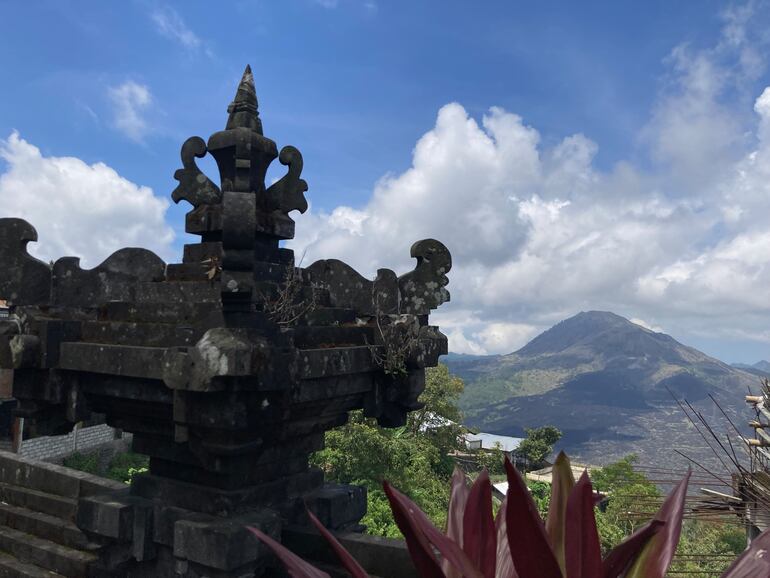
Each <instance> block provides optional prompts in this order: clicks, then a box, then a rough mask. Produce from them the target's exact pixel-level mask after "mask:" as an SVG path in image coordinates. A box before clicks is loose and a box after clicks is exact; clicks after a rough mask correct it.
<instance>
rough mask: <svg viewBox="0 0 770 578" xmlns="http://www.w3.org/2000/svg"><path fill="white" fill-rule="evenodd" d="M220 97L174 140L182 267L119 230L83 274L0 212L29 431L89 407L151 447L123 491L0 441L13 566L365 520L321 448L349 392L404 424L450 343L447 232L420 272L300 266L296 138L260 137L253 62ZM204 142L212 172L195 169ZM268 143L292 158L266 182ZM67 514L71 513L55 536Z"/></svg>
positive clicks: (2, 341)
mask: <svg viewBox="0 0 770 578" xmlns="http://www.w3.org/2000/svg"><path fill="white" fill-rule="evenodd" d="M227 112H228V114H229V116H228V118H227V124H226V126H225V128H224V130H221V131H218V132H215V133H214V134H212V135H211V136H210V137H209V139H208V141H205V140H204V139H202V138H200V137H192V138H189V139H188V140H187V141H185V143H184V144H183V145H182V150H181V160H182V168H180V169H178V170H177V171H176V173H175V174H174V178H175V179H176V180H177V181H178V186H177V187H176V189H174V191H173V192H172V194H171V196H172V199H173V200H174V201H175V202H177V203H179V202H182V201H185V202H186V203H189V205H190V206H191V210H190V211H189V213H187V216H186V231H187V232H188V233H191V234H193V235H198V236H199V237H200V242H198V243H194V244H189V245H185V247H184V256H183V258H182V262H181V263H171V264H167V263H164V262H163V260H161V259H160V258H159V257H158V256H157V255H155V254H154V253H152V252H150V251H147V250H145V249H139V248H126V249H121V250H119V251H117V252H116V253H114V254H113V255H111V256H110V257H108V258H107V259H106V260H105V261H104V262H103V263H102V264H100V265H99V266H97V267H95V268H93V269H89V270H86V269H82V268H81V267H80V262H79V259H78V258H77V257H62V258H60V259H58V260H57V261H55V262H53V263H52V264H50V265H49V264H47V263H44V262H42V261H40V260H38V259H35V258H34V257H32V256H30V255H29V253H28V252H27V244H28V243H30V242H36V241H37V240H38V237H37V232H36V231H35V229H34V227H33V226H32V225H31V224H30V223H27V222H26V221H24V220H22V219H18V218H2V219H0V299H4V300H7V302H8V306H9V308H10V310H9V317H8V318H3V319H0V368H5V369H12V370H13V396H14V398H16V399H17V400H18V407H17V408H16V410H15V412H16V415H17V416H18V417H23V418H24V420H25V428H26V435H32V436H40V435H54V434H61V433H66V432H68V431H70V430H71V429H72V427H73V425H74V424H75V423H77V422H80V421H82V420H85V419H89V418H92V416H94V415H98V416H103V418H102V419H103V420H104V421H106V423H107V424H109V425H111V426H113V427H115V428H120V429H122V430H124V431H126V432H130V433H132V434H133V449H134V451H136V452H139V453H142V454H146V455H148V456H149V457H150V466H149V472H147V473H146V474H142V475H139V476H137V477H135V478H134V481H133V482H132V484H131V485H130V486H125V487H123V486H124V485H123V484H119V483H112V484H110V483H104V484H100V483H98V481H95V480H93V479H91V478H93V476H90V477H89V476H87V475H85V474H83V475H80V476H78V475H76V474H77V473H75V472H73V471H71V470H69V471H67V470H66V469H65V468H61V467H56V466H47V468H44V467H43V466H42V465H38V464H36V463H35V462H32V461H29V460H27V461H25V460H23V459H21V458H18V459H13V457H12V454H7V453H3V455H2V456H0V494H1V495H0V497H2V501H3V502H4V503H7V504H9V508H11V509H12V511H11V513H9V514H7V515H6V514H2V512H0V553H2V552H5V553H8V554H9V556H10V557H15V559H18V560H17V561H18V563H19V567H20V568H21V567H26V566H30V567H33V566H35V567H40V568H44V569H48V570H52V571H54V572H55V574H50V573H48V574H40V575H41V576H43V575H45V576H52V575H53V576H58V575H65V576H132V577H133V576H136V577H139V576H141V577H156V576H157V577H160V576H191V577H203V576H207V577H211V578H217V577H235V576H238V577H244V576H255V575H256V576H262V575H266V574H270V573H272V572H276V571H275V570H274V569H272V563H273V559H272V557H271V556H270V555H269V554H268V553H267V550H265V549H264V547H263V546H261V545H260V544H259V543H258V541H257V540H256V539H255V538H254V537H253V536H251V535H250V534H249V533H248V532H247V531H246V530H245V526H247V525H251V526H256V527H260V528H262V529H263V531H265V532H267V533H269V534H271V535H273V536H275V537H276V538H278V539H280V538H281V536H284V537H285V536H286V530H287V529H288V528H301V527H303V526H306V525H307V517H306V514H305V504H307V505H308V507H309V508H310V509H311V510H313V511H315V512H317V514H318V515H319V517H320V518H321V520H322V521H323V522H324V524H326V525H328V526H329V527H330V528H331V529H333V530H337V531H340V530H341V531H347V530H354V529H356V528H357V527H358V522H359V520H360V518H361V517H362V516H363V514H364V513H365V508H366V496H365V491H364V489H363V488H359V487H355V486H340V485H330V484H324V477H323V472H321V471H319V470H318V469H315V468H312V467H310V466H309V465H308V457H309V455H310V454H311V453H312V452H314V451H316V450H318V449H320V448H321V447H322V446H323V443H324V433H325V432H326V431H327V430H329V429H330V428H334V427H336V426H339V425H341V424H343V423H345V421H346V420H347V413H348V412H349V411H350V410H354V409H363V411H364V413H365V415H367V416H370V417H375V418H377V420H378V421H379V423H380V424H382V425H384V426H399V425H401V424H403V423H404V421H405V418H406V414H407V412H409V411H411V410H414V409H416V408H418V407H419V402H418V396H419V395H420V393H421V392H422V390H423V388H424V385H425V368H426V367H430V366H435V365H436V364H437V362H438V357H439V355H442V354H445V353H446V352H447V340H446V337H445V336H444V335H442V334H441V333H440V332H439V330H438V328H437V327H435V326H431V325H429V321H428V316H429V313H430V312H431V310H432V309H435V308H437V307H438V306H439V305H441V304H442V303H444V302H445V301H448V300H449V293H448V292H447V290H446V288H445V287H446V285H447V283H448V280H447V277H446V274H447V272H448V271H449V269H450V267H451V257H450V254H449V251H448V250H447V248H446V247H445V246H444V245H443V244H441V243H440V242H439V241H436V240H433V239H425V240H422V241H417V242H416V243H414V244H413V245H412V248H411V256H412V257H413V258H414V259H416V263H415V267H414V270H412V271H410V272H407V273H405V274H403V275H401V276H397V275H396V273H395V272H393V271H392V270H390V269H380V270H378V271H377V275H376V277H375V278H374V280H369V279H366V278H365V277H363V276H361V275H360V274H359V273H357V272H356V271H355V270H353V269H352V268H351V267H350V266H348V265H346V264H345V263H343V262H342V261H338V260H335V259H329V260H323V261H317V262H315V263H313V264H312V265H310V266H308V267H298V266H297V264H296V263H295V259H294V254H293V252H292V251H291V250H289V249H286V248H283V247H281V241H283V240H287V239H292V238H293V236H294V226H295V223H294V221H293V220H292V218H291V217H290V216H289V214H290V213H291V212H292V211H294V210H298V211H300V212H304V211H305V210H306V209H307V201H306V199H305V192H306V191H307V189H308V186H307V183H306V182H305V181H304V180H303V179H302V178H301V173H302V155H301V154H300V152H299V151H298V150H297V149H296V148H294V147H292V146H285V147H283V148H282V149H281V150H280V152H279V150H278V148H277V146H276V143H275V142H274V141H272V140H270V139H269V138H267V137H265V136H264V135H263V131H262V121H261V119H260V116H259V111H258V106H257V97H256V93H255V90H254V82H253V78H252V73H251V70H250V69H249V68H248V67H247V68H246V71H245V73H244V75H243V78H242V80H241V82H240V84H239V86H238V89H237V93H236V95H235V99H234V100H233V102H232V103H231V104H230V106H229V107H228V109H227ZM206 154H210V155H212V157H213V158H214V160H215V161H216V164H217V166H218V168H219V184H218V185H217V184H216V183H215V182H214V181H213V180H211V179H210V178H209V176H207V175H205V174H203V173H202V172H201V170H200V169H199V168H198V167H197V165H196V158H202V157H204V156H205V155H206ZM276 158H277V159H278V161H279V162H280V163H281V164H282V165H285V166H286V174H285V176H283V177H282V178H281V179H280V180H278V181H277V182H275V183H274V184H273V185H271V186H269V187H266V186H265V182H264V180H265V173H266V171H267V169H268V166H269V165H270V164H271V163H272V162H273V161H274V160H275V159H276ZM212 176H213V175H212ZM82 233H83V234H87V232H86V231H83V232H82ZM46 496H47V497H46ZM54 498H55V499H54ZM46 500H48V501H46ZM29 512H32V514H36V515H37V514H39V515H37V517H35V516H33V515H32V514H30V513H29ZM45 516H48V518H52V520H53V521H52V520H49V519H48V518H46V517H45ZM12 520H16V522H13V521H12ZM19 520H27V521H25V522H23V523H22V521H19ZM29 520H33V522H30V521H29ZM41 520H42V521H41ZM55 520H59V521H60V522H61V527H60V530H59V531H58V532H54V531H50V532H49V534H50V535H48V536H45V535H43V534H42V532H43V530H42V529H40V528H42V527H43V526H45V524H44V523H43V522H46V521H47V523H48V524H49V525H53V527H56V526H55ZM6 526H7V527H8V528H9V529H8V531H7V532H3V530H4V529H5V527H6ZM33 526H34V527H33ZM65 529H66V532H65ZM33 530H34V531H33ZM14 532H16V533H18V534H21V535H20V536H19V535H16V534H14ZM67 532H69V534H67ZM65 534H66V535H67V536H71V539H70V538H68V540H70V541H71V542H72V543H66V544H64V543H63V542H62V540H64V535H65ZM27 535H29V536H32V538H25V536H27ZM9 536H10V537H9ZM41 536H42V537H41ZM33 538H34V539H33ZM76 538H77V539H76ZM35 540H38V541H43V542H45V541H48V542H51V543H52V544H54V546H50V547H47V550H46V547H44V546H46V545H45V544H38V542H35ZM30 544H32V545H36V544H37V545H38V546H40V548H39V549H40V550H42V551H48V554H45V552H44V553H40V552H37V550H36V551H35V552H37V553H30V552H31V551H30V550H29V549H30V548H31V547H32V546H30ZM55 546H57V547H59V549H58V550H57V547H55ZM70 550H71V551H73V552H77V553H79V554H78V555H75V554H71V553H70ZM47 555H48V556H49V557H53V558H51V559H54V562H51V560H50V559H49V558H46V556H47ZM56 556H59V557H60V558H61V560H59V558H56ZM68 556H69V557H68ZM0 558H2V556H0ZM56 560H58V561H56ZM1 561H2V560H1V559H0V562H1ZM19 572H20V573H19V574H18V575H23V576H26V575H37V574H33V573H32V572H31V571H29V573H28V574H24V573H21V571H19ZM8 575H13V574H8ZM271 575H272V574H271Z"/></svg>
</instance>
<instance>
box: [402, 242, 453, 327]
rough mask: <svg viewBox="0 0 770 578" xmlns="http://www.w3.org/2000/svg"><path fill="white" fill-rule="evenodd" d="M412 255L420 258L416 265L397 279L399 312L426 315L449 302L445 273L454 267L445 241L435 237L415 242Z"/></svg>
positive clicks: (447, 281)
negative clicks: (399, 301) (412, 269)
mask: <svg viewBox="0 0 770 578" xmlns="http://www.w3.org/2000/svg"><path fill="white" fill-rule="evenodd" d="M411 255H412V257H414V258H415V259H417V267H415V269H414V271H411V272H410V273H407V274H406V275H402V276H401V277H399V278H398V288H399V291H400V293H401V303H400V307H399V311H400V312H401V313H414V314H415V315H425V314H427V313H430V311H431V309H436V308H437V307H438V306H439V305H441V304H442V303H445V302H446V301H449V291H447V290H446V285H447V284H448V283H449V279H447V276H446V274H447V273H448V272H449V270H450V269H451V268H452V256H451V255H450V254H449V250H448V249H447V248H446V247H445V246H444V245H443V243H441V242H439V241H436V240H435V239H424V240H422V241H417V242H416V243H415V244H414V245H412V250H411Z"/></svg>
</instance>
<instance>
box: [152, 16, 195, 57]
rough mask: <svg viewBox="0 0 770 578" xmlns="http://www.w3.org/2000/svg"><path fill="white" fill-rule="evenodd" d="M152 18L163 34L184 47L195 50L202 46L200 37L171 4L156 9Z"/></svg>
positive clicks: (157, 28) (156, 27)
mask: <svg viewBox="0 0 770 578" xmlns="http://www.w3.org/2000/svg"><path fill="white" fill-rule="evenodd" d="M150 19H151V20H152V22H153V23H154V24H155V29H156V30H157V31H158V32H159V33H160V34H161V35H163V36H165V37H166V38H169V39H171V40H173V41H175V42H178V43H179V44H180V45H181V46H182V47H183V48H185V49H187V50H190V51H195V50H198V49H199V48H201V47H202V45H203V42H202V41H201V39H200V37H199V36H198V35H197V34H195V32H193V31H192V30H190V28H188V26H187V24H185V21H184V20H183V19H182V17H181V16H180V15H179V13H178V12H177V11H176V10H174V9H173V8H171V7H170V6H164V7H161V8H156V9H154V10H153V11H152V12H151V13H150Z"/></svg>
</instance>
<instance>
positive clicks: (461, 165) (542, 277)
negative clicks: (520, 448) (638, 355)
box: [290, 9, 770, 353]
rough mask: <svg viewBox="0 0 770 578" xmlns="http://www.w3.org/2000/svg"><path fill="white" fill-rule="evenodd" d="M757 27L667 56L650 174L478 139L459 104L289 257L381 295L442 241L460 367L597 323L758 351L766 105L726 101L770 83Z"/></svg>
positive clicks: (524, 134) (572, 145) (769, 206)
mask: <svg viewBox="0 0 770 578" xmlns="http://www.w3.org/2000/svg"><path fill="white" fill-rule="evenodd" d="M749 16H750V10H749V9H747V10H745V11H743V12H739V11H733V12H728V13H726V14H725V16H724V18H725V26H724V29H723V32H722V35H721V36H720V38H719V39H718V41H717V44H716V45H715V46H714V47H713V48H710V49H704V50H699V51H698V50H693V49H691V48H688V47H686V46H682V47H678V48H676V49H675V50H674V51H673V52H672V55H671V56H670V58H669V59H668V60H667V63H668V66H669V67H670V70H671V75H670V77H669V79H668V82H667V83H666V86H665V89H664V90H663V92H662V93H661V95H660V98H659V100H658V102H657V104H656V106H655V107H654V109H653V111H652V112H651V118H650V122H649V123H648V125H647V126H646V127H645V128H644V130H643V133H642V137H643V141H642V142H644V143H646V144H647V145H648V152H649V156H650V158H651V159H652V160H653V161H654V162H653V163H652V165H651V168H649V167H646V166H644V165H639V164H634V163H632V162H620V163H618V164H617V165H616V166H614V167H612V168H611V169H610V170H600V169H598V168H597V167H596V166H595V165H594V157H595V155H596V153H597V150H598V145H597V144H596V143H594V142H593V141H592V140H591V139H589V138H588V137H586V136H585V135H582V134H575V135H568V136H566V137H565V138H563V139H562V140H561V142H557V143H556V144H555V145H552V146H545V145H543V144H542V143H541V139H540V135H539V133H538V131H537V130H536V129H535V128H534V127H531V126H528V125H527V124H526V123H525V121H524V120H523V119H522V118H521V117H520V116H519V115H516V114H513V113H511V112H508V111H505V110H503V109H500V108H496V107H493V108H491V109H490V110H489V112H488V113H487V114H486V115H484V116H483V117H482V118H481V119H480V121H477V120H476V119H474V118H472V117H470V116H469V115H468V113H467V112H466V110H465V109H464V108H463V107H462V106H461V105H460V104H457V103H451V104H448V105H446V106H444V107H442V108H441V109H440V110H439V112H438V115H437V118H436V123H435V126H434V127H433V128H432V129H430V130H429V131H427V132H426V133H425V134H424V135H423V136H422V137H421V138H420V139H419V140H418V142H417V144H416V145H415V148H414V151H413V158H412V165H411V167H410V168H408V169H407V170H406V171H404V172H403V173H401V174H396V175H386V176H385V177H383V178H382V179H381V180H380V181H379V182H378V183H377V184H376V185H375V187H374V189H373V192H372V195H371V198H370V199H369V201H368V202H367V203H366V204H365V206H363V207H361V208H358V209H353V208H350V207H337V208H336V209H334V210H333V211H332V212H331V213H323V212H315V211H312V210H311V211H310V212H309V213H307V214H305V215H303V216H298V217H297V221H298V227H297V231H298V235H299V236H298V237H297V239H296V240H295V241H294V242H292V243H290V246H291V247H292V248H294V249H295V250H297V251H299V252H301V251H302V250H303V249H304V248H307V256H306V258H305V263H308V264H309V263H312V262H313V261H314V260H316V259H320V258H330V257H336V258H340V259H343V260H346V261H347V262H349V263H350V264H351V265H352V266H354V267H356V268H357V269H358V270H359V271H360V272H361V273H362V274H365V275H367V276H369V277H373V276H374V273H375V271H376V269H377V268H378V267H390V268H393V269H395V270H396V271H397V272H398V273H399V274H400V273H403V272H405V271H406V270H409V269H410V268H412V267H413V265H414V263H413V262H412V261H411V259H409V258H408V255H409V247H410V245H411V243H412V242H414V241H416V240H418V239H422V238H427V237H433V238H436V239H440V240H441V241H442V242H444V243H445V244H446V245H447V247H448V248H449V249H450V251H451V252H452V256H453V269H452V271H451V272H450V273H449V278H450V284H449V287H448V289H449V290H450V292H451V294H452V301H451V302H450V303H448V304H445V305H443V306H442V307H441V308H440V309H439V311H437V312H436V314H434V315H435V320H436V322H437V323H439V325H440V326H441V327H442V328H443V329H444V331H445V333H446V334H447V335H448V336H449V339H450V348H451V350H452V351H457V352H464V353H481V352H486V353H508V352H511V351H513V350H515V349H517V348H518V347H520V346H521V345H523V344H524V343H525V342H526V340H528V339H530V338H531V337H533V336H534V335H535V334H536V333H537V332H538V331H541V330H544V329H546V328H547V327H548V326H550V325H551V324H553V323H555V322H556V321H559V320H560V319H561V318H564V317H566V316H569V315H572V314H575V313H577V312H578V311H580V310H588V309H599V310H611V311H612V310H615V311H617V312H620V313H626V314H628V315H629V316H631V317H633V318H634V320H635V322H637V323H639V324H641V325H644V326H648V327H649V325H648V324H646V323H645V322H644V321H642V320H643V319H656V320H660V319H663V318H665V319H666V326H667V327H671V328H672V329H673V328H676V330H677V335H679V336H680V337H681V336H686V335H687V334H688V332H689V334H690V335H703V334H704V331H705V328H707V327H709V326H710V327H712V328H713V327H719V328H721V329H720V333H721V335H724V336H729V335H732V336H736V335H742V336H750V335H754V336H756V340H757V341H760V340H763V339H764V337H763V336H765V335H766V331H763V327H764V328H766V327H767V326H770V300H768V299H767V298H766V288H767V287H769V286H770V225H768V223H767V219H766V215H768V214H770V88H768V89H767V90H766V91H765V92H764V93H762V94H761V95H758V94H754V95H753V98H748V99H744V98H732V99H731V98H727V97H726V96H725V94H726V92H729V91H734V90H735V89H736V87H738V89H740V90H743V88H742V87H743V86H744V85H745V86H748V85H749V83H748V81H749V80H750V79H751V78H755V75H756V73H757V70H761V69H762V67H763V66H764V61H762V60H761V59H759V60H757V58H758V57H756V55H757V54H760V53H761V51H760V50H758V49H757V43H756V42H754V41H753V40H752V38H753V36H752V32H751V30H750V29H749V28H748V26H749V22H750V19H749ZM755 57H756V58H755ZM752 104H753V108H752ZM651 328H652V329H653V330H659V329H660V328H659V327H656V326H652V327H651ZM712 334H713V332H712Z"/></svg>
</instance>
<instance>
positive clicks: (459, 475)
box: [441, 466, 470, 578]
mask: <svg viewBox="0 0 770 578" xmlns="http://www.w3.org/2000/svg"><path fill="white" fill-rule="evenodd" d="M469 494H470V488H469V487H468V483H467V481H466V477H465V472H464V471H462V470H461V469H460V468H459V467H458V466H455V469H454V473H453V474H452V491H451V494H450V497H449V509H448V510H447V522H446V535H447V537H448V538H449V539H450V540H454V541H455V542H457V544H459V545H460V546H461V547H462V545H463V518H464V517H465V507H466V504H467V503H468V495H469ZM441 569H442V570H443V571H444V574H445V575H446V578H462V573H461V572H460V571H459V570H458V569H457V568H455V567H454V566H453V565H452V564H450V562H449V560H442V561H441Z"/></svg>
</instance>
